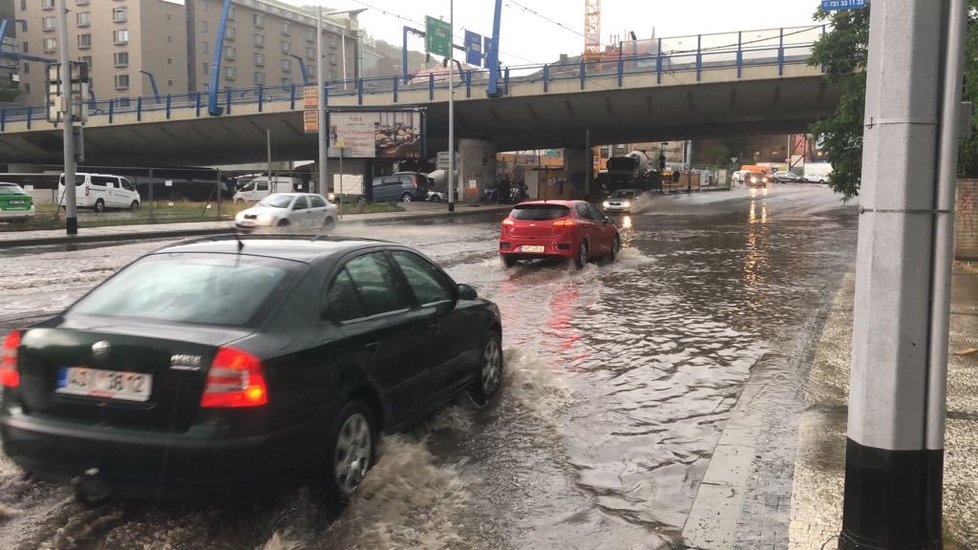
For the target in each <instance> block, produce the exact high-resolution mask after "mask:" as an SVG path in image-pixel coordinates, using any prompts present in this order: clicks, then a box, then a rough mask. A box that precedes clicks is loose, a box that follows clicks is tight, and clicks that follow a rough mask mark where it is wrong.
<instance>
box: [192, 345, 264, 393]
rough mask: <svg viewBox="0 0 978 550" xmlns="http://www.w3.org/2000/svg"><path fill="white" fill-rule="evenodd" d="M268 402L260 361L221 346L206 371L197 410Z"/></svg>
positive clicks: (241, 352) (247, 354)
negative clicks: (204, 383) (205, 380)
mask: <svg viewBox="0 0 978 550" xmlns="http://www.w3.org/2000/svg"><path fill="white" fill-rule="evenodd" d="M266 403H268V388H267V387H266V386H265V372H264V369H263V368H262V365H261V360H260V359H258V358H257V357H255V356H254V355H252V354H250V353H248V352H246V351H241V350H239V349H235V348H229V347H221V348H218V350H217V355H215V356H214V360H213V361H212V362H211V368H210V370H209V371H208V372H207V385H206V386H205V387H204V394H203V395H202V396H201V398H200V406H201V407H256V406H259V405H264V404H266Z"/></svg>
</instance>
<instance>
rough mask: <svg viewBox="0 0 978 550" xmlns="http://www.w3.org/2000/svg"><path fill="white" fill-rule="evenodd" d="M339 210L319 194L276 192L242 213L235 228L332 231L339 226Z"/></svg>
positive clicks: (244, 229)
mask: <svg viewBox="0 0 978 550" xmlns="http://www.w3.org/2000/svg"><path fill="white" fill-rule="evenodd" d="M337 217H338V208H337V207H336V205H335V204H333V203H331V202H329V201H328V200H326V198H325V197H323V196H322V195H317V194H315V193H275V194H273V195H269V196H267V197H265V198H264V199H262V200H261V201H259V202H258V204H256V205H255V206H252V207H251V208H247V209H245V210H242V211H241V212H238V214H237V215H236V216H235V217H234V227H235V228H237V229H238V231H241V232H243V233H251V232H253V231H260V230H268V229H277V230H294V231H297V232H302V231H309V232H315V231H328V230H330V229H332V228H333V227H334V226H336V219H337Z"/></svg>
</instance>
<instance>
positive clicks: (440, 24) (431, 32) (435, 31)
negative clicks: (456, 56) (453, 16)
mask: <svg viewBox="0 0 978 550" xmlns="http://www.w3.org/2000/svg"><path fill="white" fill-rule="evenodd" d="M424 23H425V25H424V26H425V39H424V48H425V51H426V52H428V53H433V54H435V55H440V56H443V57H448V56H449V55H451V53H452V27H451V26H450V25H449V24H448V23H446V22H444V21H442V20H441V19H435V18H434V17H431V16H427V17H425V18H424Z"/></svg>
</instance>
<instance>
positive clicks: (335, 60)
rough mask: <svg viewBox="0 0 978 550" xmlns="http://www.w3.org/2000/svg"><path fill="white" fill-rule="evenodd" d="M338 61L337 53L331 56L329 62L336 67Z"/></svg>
mask: <svg viewBox="0 0 978 550" xmlns="http://www.w3.org/2000/svg"><path fill="white" fill-rule="evenodd" d="M338 59H339V58H338V57H336V54H335V53H331V54H329V62H330V63H332V64H333V65H336V62H337V61H338Z"/></svg>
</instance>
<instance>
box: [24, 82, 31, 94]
mask: <svg viewBox="0 0 978 550" xmlns="http://www.w3.org/2000/svg"><path fill="white" fill-rule="evenodd" d="M24 93H25V94H28V95H29V94H30V93H31V84H30V82H27V83H25V84H24Z"/></svg>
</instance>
